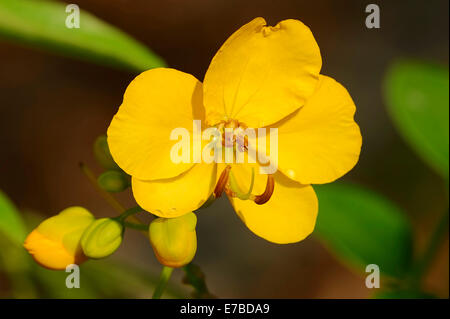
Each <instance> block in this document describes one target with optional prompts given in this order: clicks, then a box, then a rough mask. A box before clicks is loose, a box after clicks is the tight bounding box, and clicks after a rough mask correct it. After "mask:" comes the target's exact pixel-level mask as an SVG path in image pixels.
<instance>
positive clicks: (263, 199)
mask: <svg viewBox="0 0 450 319" xmlns="http://www.w3.org/2000/svg"><path fill="white" fill-rule="evenodd" d="M274 188H275V180H274V179H273V176H272V175H267V183H266V189H265V190H264V193H262V194H261V195H256V196H255V197H254V199H253V201H254V202H255V203H256V204H258V205H262V204H265V203H267V201H268V200H269V199H270V197H272V194H273V189H274Z"/></svg>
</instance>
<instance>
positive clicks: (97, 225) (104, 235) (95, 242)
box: [81, 218, 124, 259]
mask: <svg viewBox="0 0 450 319" xmlns="http://www.w3.org/2000/svg"><path fill="white" fill-rule="evenodd" d="M123 230H124V229H123V226H122V224H121V223H119V222H118V221H116V220H114V219H111V218H100V219H97V220H96V221H94V222H93V223H92V224H91V225H89V227H88V228H87V229H86V230H85V231H84V233H83V236H81V248H83V252H84V254H85V255H86V256H87V257H90V258H94V259H98V258H105V257H108V256H109V255H111V254H112V253H113V252H115V251H116V250H117V248H119V246H120V244H121V243H122V237H123Z"/></svg>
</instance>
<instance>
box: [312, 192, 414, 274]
mask: <svg viewBox="0 0 450 319" xmlns="http://www.w3.org/2000/svg"><path fill="white" fill-rule="evenodd" d="M314 189H315V190H316V193H317V196H318V198H319V216H318V219H317V224H316V230H315V234H316V235H318V236H319V237H320V238H321V239H322V240H323V241H325V243H326V246H328V247H329V248H331V249H332V250H333V251H334V252H335V253H336V254H337V255H338V256H339V257H340V258H341V259H343V261H344V262H347V263H349V264H350V265H352V266H356V267H358V268H359V270H360V271H362V272H364V271H365V267H366V266H367V265H369V264H376V265H378V266H379V267H380V271H381V272H382V273H384V274H386V275H388V276H392V277H401V276H402V275H404V274H406V272H407V271H408V269H409V268H410V266H411V262H412V260H411V259H412V234H411V226H410V223H409V222H408V220H407V219H406V218H405V217H404V215H403V214H402V212H401V211H400V209H399V208H397V207H396V206H395V205H394V204H393V203H391V202H390V201H388V200H387V199H385V198H383V197H382V196H380V195H378V194H377V193H374V192H372V191H369V190H366V189H363V188H361V187H359V186H356V185H348V184H339V183H334V184H329V185H320V186H315V187H314Z"/></svg>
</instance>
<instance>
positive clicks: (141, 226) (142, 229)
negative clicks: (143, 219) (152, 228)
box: [123, 222, 149, 233]
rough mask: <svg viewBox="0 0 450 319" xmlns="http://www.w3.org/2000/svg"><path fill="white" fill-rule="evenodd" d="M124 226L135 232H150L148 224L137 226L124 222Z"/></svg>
mask: <svg viewBox="0 0 450 319" xmlns="http://www.w3.org/2000/svg"><path fill="white" fill-rule="evenodd" d="M123 225H124V226H125V227H128V228H132V229H135V230H141V231H143V232H145V233H147V232H148V227H149V225H146V224H136V223H130V222H123Z"/></svg>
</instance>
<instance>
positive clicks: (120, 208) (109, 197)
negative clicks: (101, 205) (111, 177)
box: [79, 162, 141, 223]
mask: <svg viewBox="0 0 450 319" xmlns="http://www.w3.org/2000/svg"><path fill="white" fill-rule="evenodd" d="M79 165H80V169H81V171H82V172H83V174H84V175H85V176H86V177H87V179H88V180H89V182H90V183H91V184H92V186H94V188H95V189H96V190H97V192H98V193H99V194H100V195H101V196H102V197H103V199H105V200H106V202H107V203H108V204H109V205H110V206H111V207H112V208H114V209H115V210H116V211H117V212H118V213H119V214H122V215H123V214H128V215H127V217H129V219H130V220H132V221H133V222H135V223H141V222H140V220H139V219H137V218H136V217H135V216H132V215H133V214H135V212H134V209H136V207H133V208H131V209H129V210H126V209H125V207H124V206H123V205H122V204H121V203H119V202H118V201H117V199H115V198H114V196H112V195H111V194H110V193H108V192H107V191H105V190H104V189H102V188H101V187H100V186H99V185H98V183H97V177H96V176H95V174H94V173H93V172H92V170H91V169H90V168H89V167H88V166H87V165H86V164H84V163H82V162H80V164H79ZM130 210H132V213H128V211H130ZM136 213H138V212H136Z"/></svg>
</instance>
